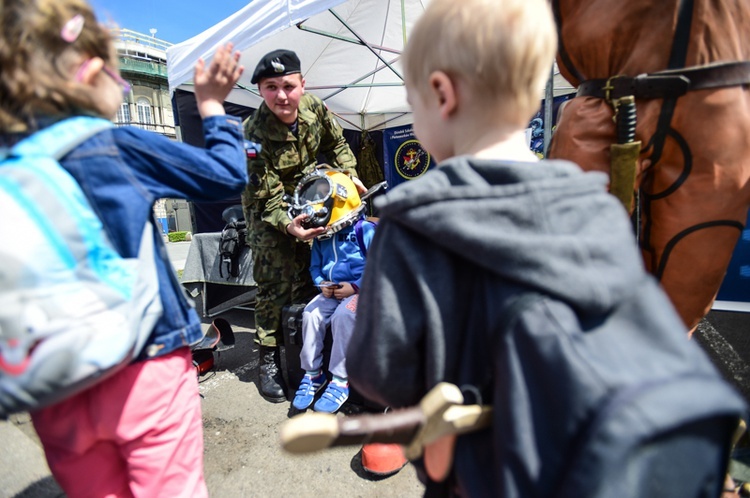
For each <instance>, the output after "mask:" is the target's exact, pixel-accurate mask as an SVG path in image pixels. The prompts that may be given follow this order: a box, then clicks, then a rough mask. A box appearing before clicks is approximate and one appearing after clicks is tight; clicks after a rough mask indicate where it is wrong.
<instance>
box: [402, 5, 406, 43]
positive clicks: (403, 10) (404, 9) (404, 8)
mask: <svg viewBox="0 0 750 498" xmlns="http://www.w3.org/2000/svg"><path fill="white" fill-rule="evenodd" d="M401 34H402V35H403V37H404V48H406V0H401Z"/></svg>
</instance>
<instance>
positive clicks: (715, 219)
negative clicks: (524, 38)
mask: <svg viewBox="0 0 750 498" xmlns="http://www.w3.org/2000/svg"><path fill="white" fill-rule="evenodd" d="M552 5H553V8H554V9H555V13H556V16H557V20H558V26H559V28H560V47H559V51H558V66H559V68H560V71H561V72H562V74H563V76H565V78H566V79H568V81H570V82H571V83H573V84H574V85H575V86H577V87H579V92H578V96H577V97H576V98H574V99H572V100H571V101H569V102H568V103H566V104H565V106H564V107H563V109H562V110H561V112H560V116H559V119H558V123H557V129H556V131H555V134H554V136H553V139H552V143H551V145H550V151H549V156H550V157H556V158H565V159H569V160H571V161H574V162H576V163H578V164H579V165H580V166H581V167H582V168H584V169H586V170H599V171H604V172H609V171H610V144H612V143H615V141H616V133H615V124H614V122H613V115H614V112H613V106H612V104H611V103H612V102H613V101H614V99H616V98H619V97H621V96H624V95H627V94H635V102H636V115H637V127H636V129H635V139H636V140H640V141H641V142H642V144H643V148H642V150H641V153H640V156H639V158H638V160H637V166H636V168H637V169H636V171H637V177H636V182H635V186H634V189H635V190H636V191H637V192H638V196H637V199H638V201H637V203H638V213H639V218H638V220H639V221H638V223H637V225H638V232H639V243H640V245H641V250H642V253H643V258H644V262H645V264H646V267H647V268H648V270H649V271H650V272H651V273H652V274H654V275H655V276H656V277H657V278H658V279H659V280H660V281H661V283H662V285H663V286H664V288H665V290H666V291H667V293H668V294H669V296H670V297H671V299H672V302H673V303H674V305H675V307H676V308H677V310H678V312H679V313H680V315H681V316H682V319H683V320H684V322H685V324H686V325H687V326H688V328H690V329H691V330H692V329H693V328H694V327H695V326H696V325H697V324H698V322H699V321H700V319H701V318H702V317H703V316H704V315H705V314H706V313H707V312H708V311H709V309H710V307H711V305H712V303H713V300H714V298H715V297H716V293H717V292H718V289H719V286H720V285H721V282H722V279H723V277H724V274H725V272H726V269H727V266H728V264H729V260H730V259H731V256H732V251H733V249H734V246H735V244H736V242H737V240H738V237H739V235H740V233H741V231H742V229H743V227H744V225H745V221H746V218H747V215H748V207H749V206H750V185H749V184H748V179H750V91H748V85H747V84H748V83H750V64H748V63H747V62H738V61H747V60H748V59H750V1H748V0H658V1H654V0H628V1H627V2H623V1H622V0H552ZM723 63H728V64H723ZM704 66H708V67H704ZM668 69H673V70H674V71H672V72H668V73H666V76H668V78H661V79H656V78H653V77H651V78H647V79H643V78H641V79H640V80H638V79H630V78H628V77H635V76H638V75H642V74H645V73H649V74H650V73H656V72H660V71H664V70H668ZM613 76H620V78H612V79H610V78H611V77H613ZM592 80H593V81H592ZM599 80H601V81H599ZM584 81H588V83H585V84H583V85H580V84H581V83H582V82H584ZM686 81H687V83H686ZM608 82H609V84H608ZM608 90H609V92H608ZM608 97H609V100H608V99H607V98H608Z"/></svg>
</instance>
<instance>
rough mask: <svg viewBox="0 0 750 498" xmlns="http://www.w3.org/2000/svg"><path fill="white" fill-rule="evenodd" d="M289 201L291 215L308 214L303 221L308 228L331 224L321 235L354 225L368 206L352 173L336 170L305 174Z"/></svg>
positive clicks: (328, 235)
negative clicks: (351, 176) (360, 194)
mask: <svg viewBox="0 0 750 498" xmlns="http://www.w3.org/2000/svg"><path fill="white" fill-rule="evenodd" d="M289 203H290V206H289V211H288V214H289V217H290V218H296V217H297V216H299V215H300V214H306V215H307V216H308V217H307V219H306V220H304V221H303V222H302V226H304V227H305V228H318V227H327V230H326V232H325V234H323V235H321V237H330V236H331V235H332V234H334V233H336V232H338V231H339V230H341V229H343V228H346V227H348V226H350V225H353V224H354V223H355V222H356V221H357V219H358V218H359V217H360V214H361V213H362V212H363V211H364V209H365V206H366V204H365V203H364V202H362V199H361V198H360V196H359V193H358V192H357V187H356V186H355V185H354V182H352V180H351V178H349V175H347V174H346V173H342V172H341V171H339V170H335V169H316V170H315V171H313V172H312V173H310V174H308V175H306V176H304V177H303V178H302V179H301V180H300V181H299V183H298V184H297V188H295V190H294V197H293V198H292V199H291V200H290V201H289Z"/></svg>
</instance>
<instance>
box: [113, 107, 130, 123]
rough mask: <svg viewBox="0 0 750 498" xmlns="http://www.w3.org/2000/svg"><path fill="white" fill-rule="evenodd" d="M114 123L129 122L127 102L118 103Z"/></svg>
mask: <svg viewBox="0 0 750 498" xmlns="http://www.w3.org/2000/svg"><path fill="white" fill-rule="evenodd" d="M115 123H119V124H129V123H130V104H128V103H127V102H123V103H122V104H121V105H120V108H119V109H118V110H117V116H116V117H115Z"/></svg>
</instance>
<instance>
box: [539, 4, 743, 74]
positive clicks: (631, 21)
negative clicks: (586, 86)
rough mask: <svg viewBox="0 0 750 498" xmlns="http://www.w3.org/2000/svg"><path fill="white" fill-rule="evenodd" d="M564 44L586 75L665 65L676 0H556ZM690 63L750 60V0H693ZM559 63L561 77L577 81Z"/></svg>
mask: <svg viewBox="0 0 750 498" xmlns="http://www.w3.org/2000/svg"><path fill="white" fill-rule="evenodd" d="M553 1H554V2H556V3H557V4H558V8H559V14H560V21H561V23H562V31H561V34H562V47H563V48H564V50H565V51H566V52H567V53H568V56H569V59H570V61H571V62H572V64H573V65H574V66H575V67H576V68H577V70H578V71H579V72H580V73H581V74H582V75H583V76H584V77H585V78H587V79H588V78H606V77H609V76H612V75H616V74H625V75H630V76H635V75H637V74H640V73H644V72H653V71H659V70H662V69H665V68H666V67H667V65H668V60H669V54H670V51H671V48H672V40H673V36H674V31H675V26H676V24H677V8H678V0H659V1H654V0H628V1H627V2H623V1H622V0H553ZM694 4H695V7H694V11H693V19H692V24H691V31H690V46H689V49H688V53H687V59H686V63H685V65H686V66H694V65H700V64H706V63H709V62H714V61H726V60H747V59H750V2H749V1H748V0H727V1H724V2H716V1H712V0H694ZM563 66H564V64H560V70H561V71H562V72H563V76H565V77H566V78H568V77H569V78H570V79H571V81H573V82H575V80H576V78H575V77H573V75H572V74H570V73H569V71H567V70H566V68H565V67H563Z"/></svg>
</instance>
